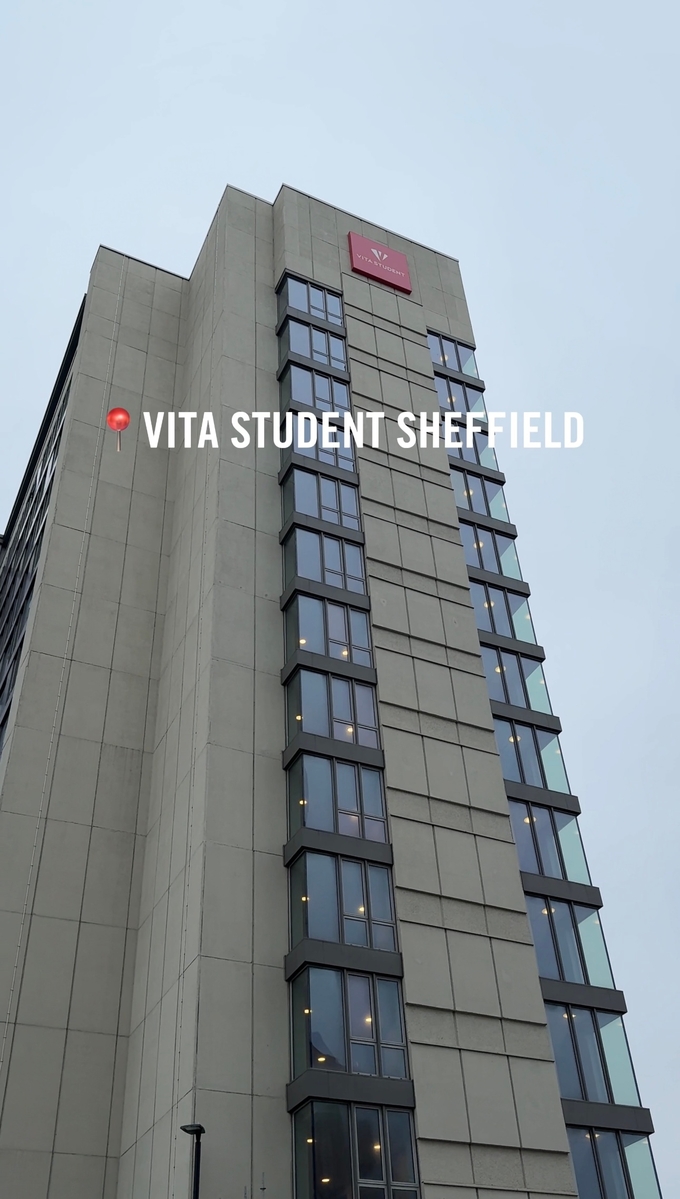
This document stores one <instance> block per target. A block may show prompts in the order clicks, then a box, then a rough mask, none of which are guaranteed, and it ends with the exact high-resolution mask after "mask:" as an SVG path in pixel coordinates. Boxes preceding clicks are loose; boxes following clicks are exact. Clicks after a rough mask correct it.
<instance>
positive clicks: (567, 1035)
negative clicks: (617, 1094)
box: [545, 1003, 583, 1099]
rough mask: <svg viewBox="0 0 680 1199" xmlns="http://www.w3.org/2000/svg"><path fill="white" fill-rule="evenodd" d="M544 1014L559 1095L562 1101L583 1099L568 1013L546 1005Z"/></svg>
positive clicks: (556, 1005) (551, 1005)
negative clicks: (555, 1067)
mask: <svg viewBox="0 0 680 1199" xmlns="http://www.w3.org/2000/svg"><path fill="white" fill-rule="evenodd" d="M545 1014H546V1016H547V1018H548V1028H549V1029H550V1040H551V1041H552V1047H553V1056H554V1058H555V1065H556V1066H557V1078H558V1081H559V1084H560V1095H561V1096H562V1098H563V1099H583V1090H582V1088H581V1080H580V1078H579V1073H578V1066H577V1065H576V1054H575V1052H574V1042H573V1040H572V1036H571V1031H570V1023H571V1018H570V1016H569V1012H568V1011H567V1009H566V1007H563V1006H562V1004H556V1003H546V1005H545Z"/></svg>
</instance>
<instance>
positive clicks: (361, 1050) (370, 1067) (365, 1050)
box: [350, 1041, 378, 1074]
mask: <svg viewBox="0 0 680 1199" xmlns="http://www.w3.org/2000/svg"><path fill="white" fill-rule="evenodd" d="M350 1052H351V1055H352V1074H377V1073H378V1065H377V1061H376V1056H375V1045H367V1044H366V1043H365V1042H361V1041H351V1042H350Z"/></svg>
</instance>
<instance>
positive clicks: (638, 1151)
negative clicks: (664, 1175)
mask: <svg viewBox="0 0 680 1199" xmlns="http://www.w3.org/2000/svg"><path fill="white" fill-rule="evenodd" d="M567 1133H568V1134H569V1148H570V1150H571V1159H572V1161H573V1163H574V1173H575V1175H576V1185H577V1187H578V1193H579V1199H661V1191H660V1190H659V1183H658V1180H657V1177H656V1170H655V1168H654V1159H653V1158H652V1151H651V1149H650V1147H649V1140H648V1138H647V1137H645V1136H639V1135H638V1134H637V1133H628V1132H610V1131H608V1130H606V1129H602V1128H601V1129H597V1128H567Z"/></svg>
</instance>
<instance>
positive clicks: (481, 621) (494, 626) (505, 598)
mask: <svg viewBox="0 0 680 1199" xmlns="http://www.w3.org/2000/svg"><path fill="white" fill-rule="evenodd" d="M470 594H471V596H472V603H473V604H474V608H475V617H476V619H477V628H478V629H479V630H480V632H487V633H498V635H499V636H500V637H513V638H515V639H516V640H517V641H529V642H531V644H532V645H535V644H536V634H535V633H534V625H533V621H532V619H531V612H530V611H529V601H528V600H527V598H526V596H525V595H517V594H516V592H514V591H505V590H504V589H502V588H501V587H491V586H490V585H489V584H488V583H475V582H471V583H470Z"/></svg>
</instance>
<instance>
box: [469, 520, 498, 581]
mask: <svg viewBox="0 0 680 1199" xmlns="http://www.w3.org/2000/svg"><path fill="white" fill-rule="evenodd" d="M475 534H476V546H477V549H478V550H479V552H480V555H481V558H482V566H483V567H484V570H492V571H494V573H495V574H498V562H497V559H496V545H495V540H494V538H495V536H496V534H494V533H492V532H491V530H490V529H480V528H475Z"/></svg>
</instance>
